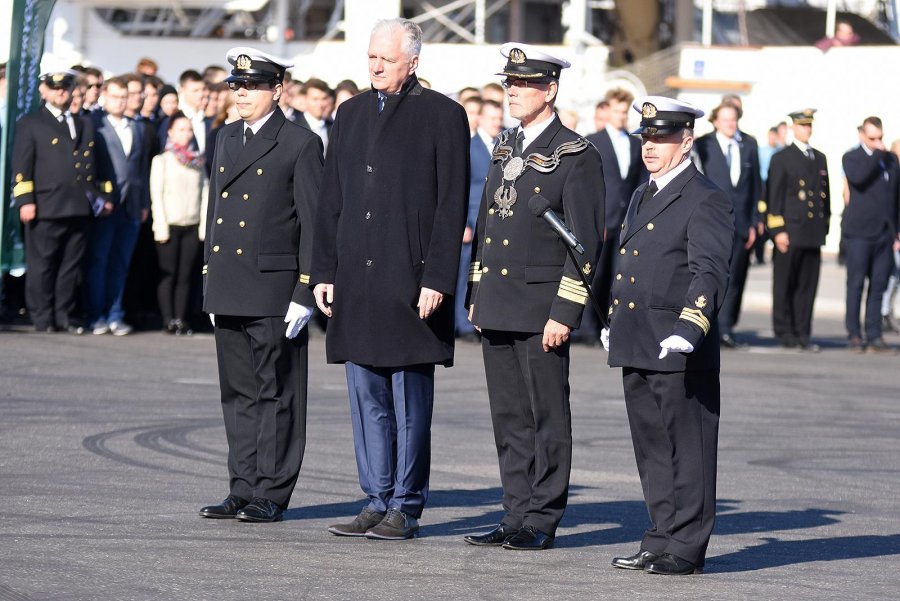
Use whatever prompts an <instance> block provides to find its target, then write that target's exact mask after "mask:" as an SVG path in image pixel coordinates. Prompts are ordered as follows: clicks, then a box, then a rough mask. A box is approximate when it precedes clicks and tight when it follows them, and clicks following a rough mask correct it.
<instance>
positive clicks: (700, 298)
mask: <svg viewBox="0 0 900 601" xmlns="http://www.w3.org/2000/svg"><path fill="white" fill-rule="evenodd" d="M694 304H695V305H697V308H698V309H702V308H703V307H705V306H706V297H705V296H703V295H702V294H701V295H700V296H698V297H697V300H695V301H694Z"/></svg>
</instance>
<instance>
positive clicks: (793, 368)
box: [0, 260, 900, 601]
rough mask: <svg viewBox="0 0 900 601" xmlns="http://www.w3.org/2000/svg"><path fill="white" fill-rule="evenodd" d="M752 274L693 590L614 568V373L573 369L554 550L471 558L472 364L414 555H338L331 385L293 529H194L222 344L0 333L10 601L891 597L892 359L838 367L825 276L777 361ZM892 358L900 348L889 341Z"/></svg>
mask: <svg viewBox="0 0 900 601" xmlns="http://www.w3.org/2000/svg"><path fill="white" fill-rule="evenodd" d="M770 272H771V268H770V266H760V267H753V268H752V269H751V275H750V285H749V287H748V291H747V297H746V298H747V311H746V312H745V315H744V317H743V320H742V323H741V324H740V327H739V328H738V334H739V335H740V336H741V337H742V338H743V339H744V340H746V341H748V342H750V343H751V344H752V345H751V346H750V347H748V348H747V349H744V350H739V351H728V352H723V368H722V378H721V379H722V419H721V429H720V441H719V471H718V476H719V480H718V499H719V500H718V518H717V521H716V527H715V531H714V534H713V538H712V541H711V544H710V547H709V552H708V559H707V564H706V572H705V573H704V574H702V575H695V576H687V577H662V576H651V575H647V574H644V573H641V572H637V573H636V572H629V571H623V570H616V569H613V568H611V567H610V566H609V562H610V559H611V558H612V557H613V556H616V555H622V554H631V553H632V552H634V551H636V550H637V548H638V544H639V540H640V537H641V534H642V532H643V529H644V528H645V527H646V526H647V514H646V510H645V508H644V504H643V501H642V498H641V492H640V487H639V483H638V479H637V473H636V468H635V463H634V455H633V452H632V447H631V441H630V436H629V432H628V424H627V420H626V415H625V408H624V403H623V400H622V385H621V375H620V373H619V370H613V369H609V368H608V367H606V365H605V363H606V354H605V353H604V352H603V351H602V350H600V349H596V348H587V347H574V348H573V350H572V370H571V372H572V374H571V386H572V394H571V404H572V416H573V432H574V439H575V448H574V469H573V472H572V487H571V494H570V504H569V508H568V511H567V513H566V515H565V518H564V519H563V522H562V524H561V527H560V530H559V532H558V538H557V540H556V547H555V548H554V549H552V550H548V551H543V552H531V553H529V552H514V551H505V550H502V549H498V548H476V547H471V546H469V545H466V544H464V543H463V542H462V536H463V535H464V534H467V533H470V532H476V531H481V530H485V529H489V528H490V527H492V526H493V525H494V524H495V523H496V522H497V521H498V520H499V518H500V489H499V472H498V468H497V461H496V453H495V449H494V445H493V437H492V431H491V425H490V420H489V410H488V404H487V398H486V392H485V382H484V373H483V366H482V363H481V356H480V349H479V347H478V346H477V345H476V344H474V343H460V344H459V345H458V348H457V365H456V366H455V367H453V368H452V369H446V370H445V369H442V368H438V370H437V378H436V387H437V391H436V404H435V415H434V427H433V445H432V448H433V459H432V478H431V495H430V500H429V504H428V507H427V508H426V511H425V514H424V516H423V518H422V520H421V524H422V529H421V536H419V537H418V538H416V539H414V540H410V541H401V542H383V541H370V540H364V539H363V540H360V539H346V538H338V537H335V536H332V535H331V534H329V533H328V532H327V531H326V527H327V526H328V525H329V524H332V523H334V522H336V521H343V520H346V519H347V518H349V517H351V516H353V515H354V514H355V513H356V512H357V511H358V510H359V509H360V507H361V502H362V498H361V494H360V491H359V486H358V483H357V478H356V467H355V462H354V457H353V443H352V434H351V429H350V421H349V407H348V401H347V397H346V387H345V382H344V372H343V369H342V367H341V366H333V365H326V364H325V362H324V345H323V338H322V337H321V336H320V335H319V336H314V337H313V340H312V341H311V350H310V367H311V370H310V371H311V375H310V388H309V397H310V401H309V416H308V442H307V445H306V455H305V458H304V462H303V469H302V471H301V474H300V481H299V483H298V486H297V488H296V490H295V492H294V496H293V499H292V502H291V505H290V508H289V509H288V511H287V512H286V519H285V521H284V522H281V523H275V524H262V525H255V524H244V523H237V522H234V521H231V520H205V519H201V518H199V517H198V516H197V510H198V509H199V508H200V507H201V506H202V505H205V504H208V503H212V502H217V501H219V500H221V499H222V498H223V497H224V496H225V495H226V494H227V492H228V491H227V488H226V486H227V477H226V470H225V453H226V447H225V436H224V430H223V426H222V418H221V412H220V407H219V403H218V387H217V379H216V378H217V376H216V366H215V352H214V346H213V340H212V337H211V336H209V335H196V336H193V337H190V338H180V337H179V338H175V337H172V336H167V335H164V334H162V333H156V332H152V333H137V334H134V335H131V336H127V337H121V338H114V337H112V336H96V337H95V336H83V337H74V336H69V335H63V334H56V335H51V334H34V333H28V332H26V331H24V330H23V329H22V328H12V329H8V330H6V331H0V503H2V504H0V508H2V509H0V600H2V601H10V600H14V601H37V600H66V601H77V600H88V599H90V600H129V599H140V600H144V599H166V600H169V599H172V600H176V599H177V600H181V599H184V600H195V599H197V600H201V599H210V600H231V599H234V600H244V599H272V600H280V599H353V600H356V599H360V600H363V599H365V600H369V599H371V600H394V599H396V600H406V599H454V600H455V599H476V600H481V599H485V600H492V599H497V600H501V599H502V600H504V601H507V600H513V599H515V600H518V599H552V600H560V599H654V600H656V599H698V598H704V599H725V600H728V599H750V598H752V599H842V600H844V599H888V598H895V597H896V596H897V591H898V590H900V575H898V571H897V570H895V569H894V567H895V566H896V561H897V560H898V556H900V478H898V475H900V461H898V458H897V457H898V449H897V447H898V441H900V377H898V368H900V356H884V355H871V354H865V355H860V354H852V353H850V352H849V351H847V350H846V349H844V348H843V341H844V332H843V326H842V325H841V324H842V321H841V315H840V313H841V311H840V308H841V307H842V302H841V295H842V294H843V273H842V270H841V269H840V268H838V267H837V266H836V265H834V263H833V261H831V260H829V261H826V265H825V267H824V268H823V285H822V287H821V289H820V295H819V305H818V307H819V313H817V317H816V322H815V326H814V338H815V341H816V342H818V343H819V344H821V345H822V352H820V353H802V352H795V351H787V350H782V349H780V348H778V347H776V346H775V345H774V343H773V342H772V340H771V327H770V319H769V317H768V309H767V307H766V298H767V287H768V286H769V285H770V284H769V282H770V276H771V273H770ZM888 341H889V342H892V343H894V344H897V343H900V337H897V336H894V337H893V338H890V337H889V338H888Z"/></svg>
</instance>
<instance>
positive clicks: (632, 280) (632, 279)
mask: <svg viewBox="0 0 900 601" xmlns="http://www.w3.org/2000/svg"><path fill="white" fill-rule="evenodd" d="M630 279H631V283H632V284H634V276H631V278H630Z"/></svg>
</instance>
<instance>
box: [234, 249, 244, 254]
mask: <svg viewBox="0 0 900 601" xmlns="http://www.w3.org/2000/svg"><path fill="white" fill-rule="evenodd" d="M234 252H236V253H237V254H239V255H242V254H244V251H242V250H241V249H240V248H239V249H237V250H236V251H234Z"/></svg>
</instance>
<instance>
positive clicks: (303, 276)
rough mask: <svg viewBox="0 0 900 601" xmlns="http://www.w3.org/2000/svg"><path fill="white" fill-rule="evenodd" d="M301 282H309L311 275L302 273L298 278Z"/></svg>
mask: <svg viewBox="0 0 900 601" xmlns="http://www.w3.org/2000/svg"><path fill="white" fill-rule="evenodd" d="M298 281H299V282H300V283H301V284H309V275H307V274H305V273H301V274H300V279H299V280H298Z"/></svg>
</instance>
